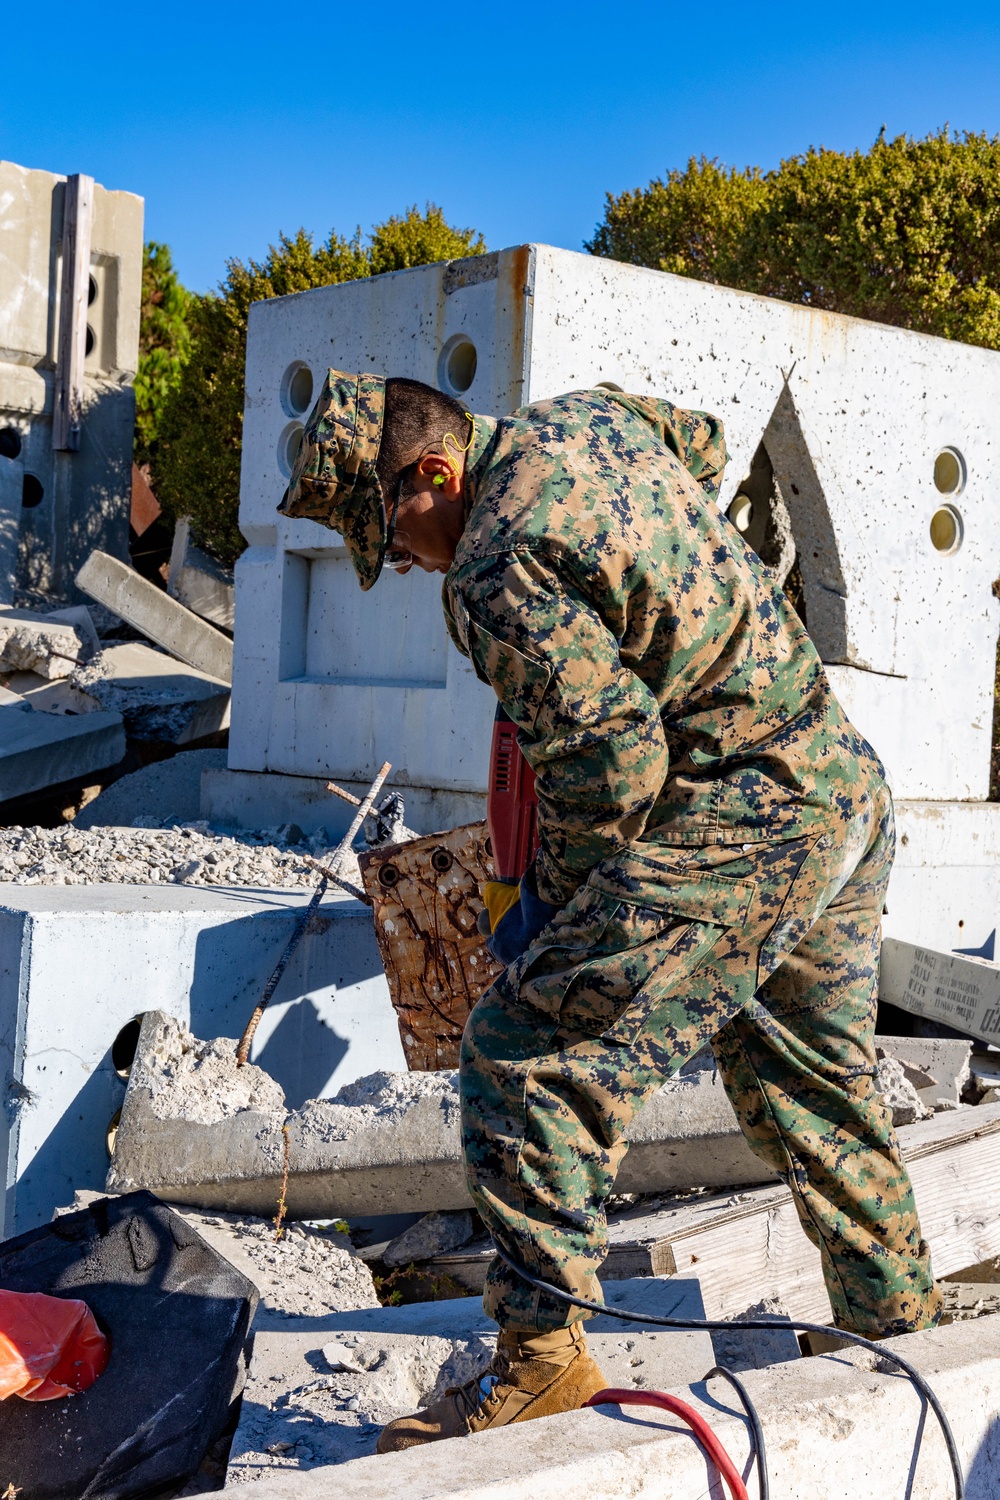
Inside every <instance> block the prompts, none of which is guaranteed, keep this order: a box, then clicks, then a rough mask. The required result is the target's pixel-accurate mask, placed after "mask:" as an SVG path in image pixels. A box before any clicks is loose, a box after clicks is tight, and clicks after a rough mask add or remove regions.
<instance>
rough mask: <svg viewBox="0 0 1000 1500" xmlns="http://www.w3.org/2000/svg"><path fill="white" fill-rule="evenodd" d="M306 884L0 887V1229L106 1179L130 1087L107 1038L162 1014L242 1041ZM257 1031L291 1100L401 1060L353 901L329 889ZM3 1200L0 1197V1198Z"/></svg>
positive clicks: (200, 1031)
mask: <svg viewBox="0 0 1000 1500" xmlns="http://www.w3.org/2000/svg"><path fill="white" fill-rule="evenodd" d="M307 900H308V893H306V894H301V893H298V892H296V893H294V894H291V893H288V892H275V893H270V892H258V891H248V890H217V891H216V890H194V889H188V888H185V887H169V888H164V889H160V888H159V887H149V886H128V885H104V886H94V887H90V888H87V887H72V888H67V887H64V886H27V887H26V886H13V885H0V1083H2V1088H3V1099H4V1103H5V1106H6V1108H5V1111H0V1163H2V1164H3V1166H4V1169H5V1170H4V1187H5V1190H6V1203H5V1211H4V1212H3V1213H2V1214H0V1237H4V1236H8V1235H11V1234H13V1233H15V1232H17V1231H20V1230H23V1229H28V1228H30V1227H31V1226H32V1225H34V1224H37V1223H41V1222H44V1221H45V1220H46V1219H47V1218H48V1217H49V1216H50V1215H51V1212H52V1209H53V1208H54V1207H55V1206H56V1205H57V1204H64V1203H67V1202H70V1201H71V1200H72V1197H73V1193H74V1191H75V1190H76V1189H77V1188H101V1187H103V1185H104V1178H105V1175H106V1173H107V1166H108V1159H107V1154H106V1151H105V1143H104V1138H105V1131H106V1129H107V1126H108V1123H109V1122H110V1120H111V1117H112V1115H113V1114H114V1113H115V1111H116V1110H117V1109H118V1108H120V1106H121V1102H122V1099H123V1097H124V1091H125V1085H124V1083H123V1082H122V1080H120V1079H119V1078H118V1077H117V1075H116V1073H115V1071H114V1068H113V1066H112V1062H111V1046H112V1044H113V1042H114V1040H115V1037H116V1036H117V1035H118V1033H119V1031H120V1030H121V1028H122V1027H123V1026H125V1025H126V1024H127V1023H128V1022H129V1021H130V1020H131V1019H132V1017H133V1016H135V1015H136V1014H137V1013H141V1012H143V1011H146V1010H153V1009H157V1008H159V1009H162V1010H165V1011H168V1012H169V1013H170V1014H171V1015H174V1016H177V1017H179V1018H180V1019H181V1020H183V1021H185V1022H186V1023H187V1024H188V1025H190V1026H191V1028H192V1030H193V1031H194V1032H195V1034H196V1035H198V1036H202V1037H211V1036H217V1035H221V1036H239V1035H240V1034H241V1033H242V1031H243V1027H244V1026H245V1024H246V1022H247V1020H248V1019H249V1016H250V1013H251V1011H252V1010H253V1007H254V1005H255V1004H256V1003H257V1000H258V999H259V997H260V993H261V991H262V989H263V987H264V984H265V983H266V981H267V979H268V977H269V975H270V974H271V972H272V970H273V968H274V965H275V964H276V962H277V960H278V958H279V957H280V955H281V953H282V951H283V949H284V945H285V943H286V942H287V940H288V937H289V936H290V934H291V930H292V927H293V925H294V920H295V916H296V913H297V912H298V911H299V910H300V909H301V907H302V905H303V904H304V903H305V902H306V901H307ZM320 921H321V925H322V930H320V931H310V932H309V933H308V934H307V935H306V936H305V937H304V938H303V940H302V944H301V946H300V947H299V949H298V951H297V953H296V955H295V957H294V958H293V959H292V961H291V963H290V964H289V967H288V969H287V970H286V972H285V974H284V976H283V978H282V980H281V984H280V985H279V987H278V991H277V993H276V996H275V999H274V1000H273V1001H272V1002H271V1005H270V1007H269V1008H268V1010H267V1011H266V1012H265V1014H264V1017H263V1019H262V1021H261V1023H260V1027H259V1029H258V1031H257V1035H256V1037H255V1040H254V1047H253V1052H252V1054H251V1056H252V1058H253V1060H254V1061H256V1062H259V1063H260V1064H261V1066H262V1067H265V1068H266V1069H267V1070H268V1072H270V1073H271V1074H272V1075H273V1076H274V1077H275V1078H277V1079H278V1081H279V1083H281V1085H282V1087H283V1088H284V1089H285V1091H286V1094H287V1097H288V1099H289V1102H290V1103H291V1104H293V1105H298V1104H300V1103H301V1102H302V1101H304V1100H305V1099H307V1098H311V1097H315V1096H317V1095H321V1094H326V1093H332V1092H336V1090H337V1089H338V1088H340V1087H341V1085H342V1084H344V1083H348V1082H350V1081H351V1080H352V1079H354V1078H359V1077H362V1076H364V1075H365V1074H367V1073H372V1072H375V1071H377V1070H378V1069H379V1068H390V1069H402V1068H405V1060H404V1057H403V1050H402V1046H401V1044H400V1040H399V1032H398V1029H397V1026H396V1019H395V1013H394V1011H393V1009H392V1006H391V1004H390V1001H389V995H388V988H387V985H386V982H385V975H384V973H383V970H382V964H381V960H380V959H379V955H378V949H377V946H376V943H375V937H374V933H373V931H372V923H371V915H370V913H369V912H368V911H367V910H366V909H365V908H364V907H363V906H361V904H360V903H359V902H356V901H352V900H350V899H348V898H346V897H341V896H332V897H328V898H327V899H326V900H325V901H324V902H323V905H322V907H321V908H320ZM2 1204H3V1200H0V1206H2Z"/></svg>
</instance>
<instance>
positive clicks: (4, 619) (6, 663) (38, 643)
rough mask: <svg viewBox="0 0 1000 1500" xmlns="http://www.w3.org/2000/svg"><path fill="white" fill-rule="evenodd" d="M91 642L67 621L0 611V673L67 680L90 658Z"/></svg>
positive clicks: (20, 611)
mask: <svg viewBox="0 0 1000 1500" xmlns="http://www.w3.org/2000/svg"><path fill="white" fill-rule="evenodd" d="M90 652H91V645H90V642H89V641H87V640H85V639H84V638H83V635H82V632H78V631H77V630H76V629H75V628H74V626H73V624H71V623H70V622H68V621H61V622H60V621H58V620H56V621H53V620H52V618H51V616H45V615H40V614H37V613H35V612H34V611H32V610H25V609H5V610H0V671H7V672H35V673H37V675H38V676H39V677H44V678H46V679H47V680H51V679H52V678H56V677H68V676H69V675H70V673H71V672H72V671H73V670H74V669H75V668H76V667H77V665H78V664H79V663H80V662H81V661H82V660H84V659H85V658H86V657H87V656H89V655H90Z"/></svg>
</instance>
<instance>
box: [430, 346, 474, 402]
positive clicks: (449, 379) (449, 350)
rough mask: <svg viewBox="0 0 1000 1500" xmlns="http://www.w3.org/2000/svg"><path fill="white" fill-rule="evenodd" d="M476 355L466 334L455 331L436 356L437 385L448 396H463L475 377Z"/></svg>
mask: <svg viewBox="0 0 1000 1500" xmlns="http://www.w3.org/2000/svg"><path fill="white" fill-rule="evenodd" d="M477 362H478V355H477V354H476V346H475V344H474V343H473V342H472V340H471V339H470V338H469V336H468V334H465V333H456V334H454V335H453V336H452V337H451V338H450V339H449V340H448V342H447V343H446V344H445V346H444V348H443V349H442V350H441V353H440V355H439V357H438V385H439V386H440V387H441V389H442V390H443V391H447V392H448V395H449V396H464V395H465V392H466V391H467V390H468V389H469V387H470V385H471V384H472V382H473V381H474V380H475V378H476V364H477Z"/></svg>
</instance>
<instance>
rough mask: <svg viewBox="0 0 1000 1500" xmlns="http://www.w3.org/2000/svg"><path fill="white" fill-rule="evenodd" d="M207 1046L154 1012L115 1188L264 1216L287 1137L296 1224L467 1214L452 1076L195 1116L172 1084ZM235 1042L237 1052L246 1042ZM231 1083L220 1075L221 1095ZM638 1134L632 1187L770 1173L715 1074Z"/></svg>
mask: <svg viewBox="0 0 1000 1500" xmlns="http://www.w3.org/2000/svg"><path fill="white" fill-rule="evenodd" d="M206 1045H207V1044H203V1043H197V1042H195V1040H194V1039H193V1038H188V1037H185V1035H184V1034H183V1031H182V1029H179V1028H178V1027H177V1024H176V1022H174V1021H172V1020H171V1018H170V1017H169V1016H167V1015H163V1014H160V1013H155V1014H154V1013H150V1015H149V1016H147V1017H146V1019H145V1021H144V1023H143V1037H142V1040H141V1042H140V1052H139V1055H138V1056H137V1060H136V1066H135V1068H134V1069H133V1072H132V1077H131V1080H130V1083H129V1091H128V1094H127V1096H126V1099H125V1104H124V1106H123V1111H122V1124H121V1129H120V1130H119V1133H118V1141H117V1145H116V1148H115V1158H114V1161H113V1162H112V1166H111V1173H110V1176H109V1178H108V1185H109V1187H113V1188H114V1189H115V1190H116V1191H122V1190H125V1189H126V1188H127V1187H132V1186H136V1185H140V1184H141V1185H142V1186H144V1187H149V1188H152V1189H153V1190H154V1191H156V1192H158V1193H160V1194H161V1195H162V1196H164V1197H166V1198H168V1199H170V1200H171V1201H174V1202H186V1203H192V1204H199V1205H201V1206H202V1207H214V1208H223V1209H228V1210H230V1211H239V1212H246V1213H264V1214H266V1213H268V1212H270V1211H271V1205H272V1204H273V1203H274V1202H275V1201H276V1194H277V1192H278V1191H279V1190H280V1183H281V1179H282V1176H283V1166H284V1142H285V1135H284V1131H285V1130H286V1129H287V1138H288V1143H289V1177H288V1185H287V1191H286V1196H287V1201H288V1211H289V1213H290V1214H291V1215H292V1216H293V1217H297V1218H312V1217H317V1218H326V1217H341V1218H350V1217H353V1216H355V1215H358V1214H365V1213H371V1212H373V1211H377V1212H379V1213H405V1212H408V1211H412V1210H416V1211H423V1212H429V1211H432V1210H440V1209H462V1208H466V1207H468V1205H469V1196H468V1188H467V1185H466V1180H465V1168H464V1165H463V1162H462V1151H461V1140H460V1135H459V1102H458V1087H457V1075H456V1074H454V1073H453V1072H442V1073H385V1072H380V1073H376V1074H373V1075H372V1076H371V1077H370V1078H367V1079H362V1080H358V1081H357V1082H355V1083H352V1084H349V1085H348V1086H347V1087H346V1088H345V1089H342V1090H341V1092H340V1093H339V1094H338V1095H337V1096H336V1097H335V1098H333V1099H313V1100H311V1101H309V1102H308V1103H307V1104H305V1105H304V1106H303V1108H302V1109H301V1110H299V1111H296V1112H293V1113H291V1114H287V1115H286V1113H285V1111H284V1110H283V1109H280V1108H276V1109H273V1110H271V1111H261V1110H257V1109H243V1110H240V1109H235V1110H233V1111H231V1112H229V1113H226V1114H223V1113H221V1112H220V1113H217V1114H216V1115H215V1116H214V1117H213V1118H211V1119H207V1118H204V1117H202V1116H201V1115H200V1114H198V1113H197V1112H195V1113H194V1115H193V1117H192V1112H191V1110H190V1108H189V1106H188V1103H187V1101H186V1099H185V1097H184V1090H183V1089H173V1084H174V1080H175V1079H176V1078H177V1077H178V1076H179V1075H178V1072H177V1069H178V1065H179V1060H180V1059H182V1058H183V1057H184V1056H187V1055H191V1054H192V1050H193V1049H196V1048H197V1047H204V1046H206ZM229 1046H230V1049H231V1052H234V1051H235V1041H233V1042H231V1043H229ZM221 1066H222V1063H221V1061H220V1067H221ZM230 1066H231V1067H232V1066H234V1065H233V1064H231V1065H230ZM224 1087H225V1081H224V1080H223V1079H222V1078H220V1080H219V1083H218V1089H219V1091H220V1092H221V1091H223V1090H224ZM172 1091H173V1094H174V1097H173V1098H172V1097H171V1094H172ZM629 1136H630V1140H631V1141H632V1146H631V1149H630V1151H629V1155H628V1157H627V1158H626V1162H625V1165H624V1167H623V1169H622V1172H621V1173H620V1174H619V1182H618V1191H620V1192H624V1193H628V1192H643V1191H645V1192H650V1191H659V1190H663V1189H671V1190H673V1189H676V1188H680V1187H695V1186H698V1187H700V1186H703V1185H709V1186H717V1185H719V1184H720V1183H724V1184H726V1185H730V1184H732V1183H737V1184H740V1183H758V1182H761V1181H766V1180H768V1178H769V1177H770V1176H771V1175H772V1174H771V1172H770V1169H769V1168H767V1167H766V1166H764V1164H763V1163H761V1162H760V1161H759V1160H758V1159H757V1157H755V1156H754V1155H753V1153H752V1152H751V1150H750V1148H749V1146H747V1144H746V1142H745V1141H744V1139H743V1136H742V1134H741V1133H740V1132H739V1128H738V1126H737V1125H736V1121H735V1117H734V1116H733V1113H732V1107H731V1106H730V1104H729V1101H728V1099H727V1098H726V1094H725V1091H724V1089H723V1087H722V1085H721V1083H719V1082H718V1079H717V1076H716V1075H715V1074H713V1073H710V1072H702V1073H696V1074H694V1075H691V1076H685V1077H680V1078H677V1079H673V1080H671V1082H670V1083H669V1084H667V1085H665V1086H664V1088H663V1089H661V1090H660V1091H659V1093H658V1094H657V1095H656V1096H654V1099H653V1101H652V1102H651V1103H650V1104H649V1105H647V1106H646V1108H645V1109H644V1110H642V1111H641V1112H640V1114H639V1115H638V1116H637V1117H636V1120H635V1121H634V1122H633V1126H632V1127H631V1128H630V1131H629Z"/></svg>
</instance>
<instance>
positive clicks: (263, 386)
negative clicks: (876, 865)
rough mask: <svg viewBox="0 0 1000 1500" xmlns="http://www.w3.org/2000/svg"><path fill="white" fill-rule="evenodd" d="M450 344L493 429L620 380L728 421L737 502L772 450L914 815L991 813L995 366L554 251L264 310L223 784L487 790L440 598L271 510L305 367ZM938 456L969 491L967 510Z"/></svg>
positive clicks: (852, 694) (469, 692)
mask: <svg viewBox="0 0 1000 1500" xmlns="http://www.w3.org/2000/svg"><path fill="white" fill-rule="evenodd" d="M470 278H477V279H474V280H472V281H471V284H470ZM459 336H465V337H468V338H470V339H471V340H472V341H473V343H474V344H475V346H476V349H477V351H478V366H477V369H476V375H475V378H474V380H473V381H472V384H471V386H470V387H469V389H468V391H467V393H466V395H465V397H464V399H466V400H467V401H468V402H469V404H470V407H473V408H475V409H476V410H477V411H483V412H489V413H493V414H498V413H502V412H505V411H507V410H509V409H511V408H512V407H513V406H514V405H515V404H516V403H517V402H519V401H535V400H539V399H542V398H545V397H548V396H552V395H556V394H558V393H560V392H562V391H566V390H571V389H574V388H579V387H584V386H590V385H594V384H596V383H598V382H599V381H612V382H614V383H616V384H618V385H620V386H622V387H624V388H625V389H627V390H630V391H637V392H640V393H645V392H648V393H650V394H655V395H660V396H669V397H670V398H671V399H674V400H676V401H678V402H679V403H680V404H682V405H689V406H695V407H704V408H707V409H709V410H712V411H714V412H717V413H718V414H719V415H720V416H721V417H722V418H723V420H724V422H725V427H726V434H727V439H728V442H729V447H730V453H731V462H730V465H729V469H728V471H727V476H726V482H725V486H724V490H723V494H722V497H721V503H722V505H723V506H724V507H725V506H728V505H729V504H730V503H731V501H732V499H733V497H734V495H735V494H736V492H737V490H738V488H739V486H740V484H741V481H742V480H743V479H744V477H745V476H746V475H747V473H748V471H749V468H750V464H751V460H752V458H753V456H754V453H755V451H756V450H757V448H758V445H759V444H760V443H761V441H762V440H763V441H764V443H765V446H766V448H767V451H768V454H769V456H770V458H771V461H772V464H773V467H774V471H775V477H776V480H777V482H778V485H779V488H780V490H781V494H782V498H783V499H784V500H785V501H786V503H787V505H788V508H789V512H790V515H791V520H792V525H793V530H794V532H795V539H796V545H797V553H798V558H799V562H800V566H801V569H802V573H803V576H804V581H805V593H806V603H807V616H808V623H809V626H810V629H811V630H812V631H813V634H814V638H815V639H816V640H817V644H818V645H819V646H820V650H821V654H822V655H823V657H824V660H827V661H828V662H831V663H833V664H834V667H833V671H832V673H831V675H832V677H833V679H834V682H835V685H836V689H837V691H838V693H839V694H840V695H841V696H842V698H843V700H844V702H845V706H846V707H847V708H848V711H849V712H850V713H852V714H853V715H854V716H855V717H856V719H857V722H858V724H859V727H860V728H861V729H862V731H863V732H865V733H867V734H868V735H869V737H870V738H871V739H872V740H873V742H874V743H875V746H876V748H877V749H878V750H879V752H880V754H882V756H883V758H884V759H885V760H886V763H887V765H888V768H889V772H890V778H891V780H892V783H893V787H894V790H895V792H896V795H897V796H899V797H905V798H919V799H928V798H930V799H934V800H940V799H945V800H946V799H954V800H966V799H982V798H984V797H985V796H986V793H987V787H988V774H989V744H990V734H991V724H992V684H993V671H994V660H995V650H996V638H997V627H998V621H1000V612H998V607H997V603H996V601H995V600H994V599H993V597H992V595H991V592H990V585H991V583H992V581H993V579H994V578H995V577H996V575H997V573H998V572H1000V510H998V509H997V507H996V506H995V504H994V496H995V494H996V493H997V491H998V489H1000V453H998V450H997V444H996V443H995V441H994V438H993V425H994V413H995V411H996V409H997V406H998V403H1000V355H998V354H996V353H994V352H991V351H987V350H982V349H973V348H970V347H967V346H965V345H961V344H954V343H949V342H947V341H945V340H942V339H934V338H927V337H923V336H920V335H916V334H911V333H907V332H905V331H902V330H899V329H892V328H887V327H884V326H881V325H877V324H873V323H864V322H861V321H859V320H857V319H853V318H844V317H838V316H834V315H831V314H827V313H820V312H813V311H810V310H808V309H806V308H803V307H795V306H791V305H788V304H785V303H781V302H776V301H773V300H770V299H767V298H761V297H754V296H750V295H748V294H746V293H742V292H735V291H732V290H729V289H727V288H724V287H714V286H708V285H705V284H703V283H700V282H695V281H690V280H687V279H685V278H683V277H676V276H669V275H665V274H663V273H661V272H657V271H646V270H642V269H640V268H637V267H634V266H624V265H618V264H616V263H614V262H610V261H604V260H598V259H596V258H594V257H592V256H588V255H578V254H574V253H571V252H569V251H564V250H555V249H552V248H551V247H550V246H544V245H541V246H522V247H520V248H519V249H517V250H513V251H504V252H501V254H500V255H499V256H490V257H486V258H484V259H483V260H482V261H467V262H456V263H454V264H453V265H450V266H428V267H423V268H419V269H416V270H413V271H406V272H400V273H397V274H395V275H393V276H385V277H377V278H375V279H373V280H371V281H363V282H352V283H348V284H346V285H343V286H333V287H326V288H322V289H320V290H317V291H312V292H305V293H301V294H299V295H297V296H294V297H287V298H283V299H280V300H277V301H273V302H267V303H260V304H258V305H256V306H255V307H254V308H253V309H252V312H251V318H250V337H249V343H248V352H247V413H246V424H245V438H244V465H243V490H242V504H241V525H242V527H243V530H244V532H245V533H246V535H247V537H248V539H249V540H250V542H251V544H252V546H251V549H250V551H249V552H248V553H247V554H246V555H245V556H244V558H243V559H242V560H241V562H240V565H239V569H238V589H239V593H240V599H241V600H242V603H241V604H239V605H238V608H237V673H236V680H235V684H234V710H233V736H232V741H231V746H232V748H231V754H230V765H231V767H233V768H234V769H240V770H249V771H267V770H275V771H281V772H285V773H289V774H293V775H300V776H317V775H324V774H332V775H336V776H339V777H344V778H346V779H357V780H364V779H365V778H366V777H368V776H370V775H372V774H373V773H374V771H375V769H376V768H377V766H378V764H379V763H380V762H381V760H382V759H383V758H384V757H386V756H387V757H388V758H390V759H391V760H393V761H394V763H395V765H396V766H397V767H398V768H399V770H398V773H397V779H399V780H401V781H406V780H408V781H409V782H410V783H411V784H413V785H419V786H432V787H443V788H449V787H454V788H456V789H461V790H463V791H482V790H483V789H484V787H485V774H486V745H487V738H488V727H489V718H490V709H491V698H490V695H489V692H488V690H486V689H484V688H483V687H482V685H481V684H478V683H477V682H476V681H475V680H474V679H473V678H472V677H471V675H470V673H469V671H468V668H467V667H463V664H462V662H461V660H460V659H459V658H458V657H457V654H456V653H455V652H454V651H453V650H452V648H451V647H450V645H449V644H448V643H447V642H446V639H445V632H444V627H443V624H442V623H441V620H440V616H439V611H438V608H437V583H436V581H435V580H432V579H427V578H425V577H416V578H415V577H412V576H410V577H408V578H406V579H399V578H386V579H385V580H383V581H381V582H380V584H379V585H378V586H377V587H376V589H375V590H373V591H372V593H370V594H368V595H364V596H363V595H361V594H360V592H358V591H357V590H356V589H355V587H354V584H353V577H352V576H351V570H350V564H349V562H348V560H347V557H346V555H345V553H344V552H343V550H342V549H341V548H338V546H337V541H338V539H337V538H336V537H335V536H333V535H331V533H330V532H328V531H326V530H325V528H323V527H321V526H319V525H318V524H317V523H315V522H311V521H288V520H285V519H283V518H279V517H278V516H277V515H276V513H275V506H276V504H277V502H278V500H279V499H280V496H281V493H282V489H283V487H284V483H285V478H286V475H285V472H284V471H283V467H282V465H283V458H282V455H283V454H284V453H285V446H284V445H286V444H287V442H288V436H289V433H294V431H295V429H296V426H297V425H298V426H300V425H301V416H302V415H304V414H305V411H306V410H307V408H308V402H307V401H306V402H304V403H303V404H302V407H301V409H300V410H299V413H298V415H296V409H295V405H294V402H293V401H292V400H291V399H290V394H289V393H290V391H294V390H296V389H297V387H295V385H294V384H293V380H292V377H293V376H294V375H295V372H296V371H297V370H299V369H301V368H303V367H304V368H305V369H307V370H308V372H309V376H308V377H307V384H308V383H309V381H311V386H312V390H313V391H315V390H318V389H319V384H320V382H321V381H322V379H323V375H324V372H325V369H326V367H327V366H328V365H329V364H335V365H338V366H340V367H341V368H345V369H355V368H375V369H378V370H382V371H384V372H385V373H387V374H400V375H410V376H414V377H416V378H418V379H423V380H427V381H430V382H432V383H440V380H441V374H442V370H441V361H442V358H443V351H446V350H447V348H448V347H449V346H450V343H451V342H452V341H453V340H454V339H455V338H456V337H459ZM300 378H301V377H300ZM944 448H954V449H956V450H958V452H959V453H960V454H961V455H962V460H963V464H964V471H965V482H964V486H963V488H962V490H961V493H959V494H957V495H955V496H950V497H942V495H941V494H939V492H938V490H937V489H936V488H935V485H934V477H933V476H934V462H935V458H936V456H937V454H938V453H939V452H940V451H941V450H942V449H944ZM284 468H285V469H287V464H285V465H284ZM945 500H947V501H948V503H953V504H954V505H955V507H956V508H957V509H958V510H959V512H960V514H961V518H962V522H963V529H964V534H963V540H962V544H961V546H960V548H959V550H958V551H957V552H955V553H954V554H953V555H947V556H946V555H942V554H941V553H940V552H937V551H936V550H935V549H934V547H933V546H932V544H931V540H930V534H929V526H930V520H931V516H932V515H933V513H934V512H935V510H936V509H937V508H938V507H939V506H940V505H941V504H942V503H944V501H945ZM277 622H280V624H279V623H277Z"/></svg>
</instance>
